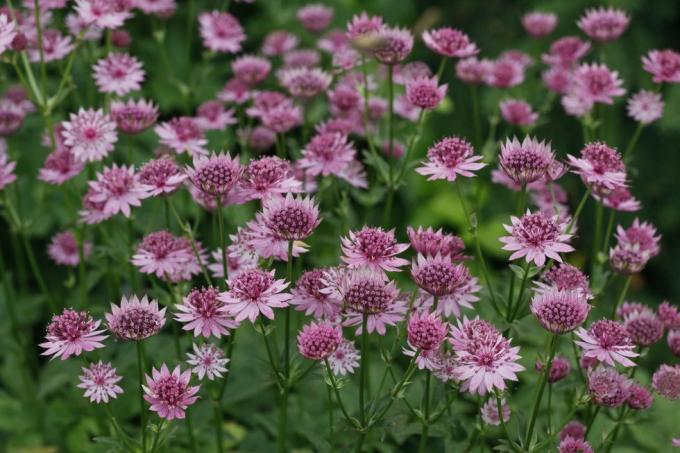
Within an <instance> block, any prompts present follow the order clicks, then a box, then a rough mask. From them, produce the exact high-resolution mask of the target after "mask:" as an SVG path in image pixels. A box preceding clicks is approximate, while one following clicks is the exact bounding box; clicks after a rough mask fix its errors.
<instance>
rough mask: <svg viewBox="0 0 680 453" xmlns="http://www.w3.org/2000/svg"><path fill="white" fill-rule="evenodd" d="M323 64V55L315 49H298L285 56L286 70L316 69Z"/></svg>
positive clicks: (284, 65) (284, 64)
mask: <svg viewBox="0 0 680 453" xmlns="http://www.w3.org/2000/svg"><path fill="white" fill-rule="evenodd" d="M320 64H321V54H320V53H319V52H317V51H316V50H314V49H296V50H291V51H290V52H286V53H285V54H284V55H283V67H284V68H314V67H316V66H319V65H320Z"/></svg>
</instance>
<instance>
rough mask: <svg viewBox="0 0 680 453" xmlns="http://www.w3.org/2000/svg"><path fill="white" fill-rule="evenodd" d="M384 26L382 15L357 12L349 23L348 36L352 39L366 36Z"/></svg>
mask: <svg viewBox="0 0 680 453" xmlns="http://www.w3.org/2000/svg"><path fill="white" fill-rule="evenodd" d="M382 26H383V18H382V17H380V16H369V15H368V14H367V13H366V12H362V13H361V14H358V15H357V14H355V15H354V16H352V20H351V21H350V22H348V23H347V37H348V38H350V39H356V38H361V37H365V36H367V35H370V34H371V33H375V32H377V31H379V30H380V29H381V28H382Z"/></svg>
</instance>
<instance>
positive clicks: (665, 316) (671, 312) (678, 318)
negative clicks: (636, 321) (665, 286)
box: [658, 300, 680, 329]
mask: <svg viewBox="0 0 680 453" xmlns="http://www.w3.org/2000/svg"><path fill="white" fill-rule="evenodd" d="M658 313H659V319H661V321H662V322H663V324H664V326H666V328H667V329H677V328H679V327H680V312H679V311H678V308H677V307H676V306H675V305H671V304H670V303H669V302H668V301H667V300H665V301H663V302H662V303H661V305H659V308H658Z"/></svg>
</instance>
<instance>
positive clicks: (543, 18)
mask: <svg viewBox="0 0 680 453" xmlns="http://www.w3.org/2000/svg"><path fill="white" fill-rule="evenodd" d="M556 26H557V15H556V14H553V13H544V12H541V11H531V12H529V13H526V14H525V15H523V16H522V27H524V29H525V30H526V31H527V33H529V34H530V35H531V36H533V37H534V38H543V37H544V36H548V35H549V34H550V33H552V32H553V30H555V27H556Z"/></svg>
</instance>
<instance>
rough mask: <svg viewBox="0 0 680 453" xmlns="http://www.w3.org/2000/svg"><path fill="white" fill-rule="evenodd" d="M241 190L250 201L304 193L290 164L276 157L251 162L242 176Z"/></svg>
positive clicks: (265, 157)
mask: <svg viewBox="0 0 680 453" xmlns="http://www.w3.org/2000/svg"><path fill="white" fill-rule="evenodd" d="M239 189H240V190H241V191H243V193H244V195H245V196H246V197H248V198H249V199H261V200H262V199H265V198H267V197H268V196H270V195H274V194H276V195H282V194H286V193H291V192H292V193H296V192H301V191H302V183H301V182H300V181H298V180H297V179H296V178H295V177H294V176H293V169H292V167H291V165H290V162H289V161H287V160H285V159H281V158H280V157H276V156H263V157H260V158H259V159H255V160H251V161H250V162H249V163H248V166H247V167H246V168H245V169H244V170H243V174H242V175H241V184H240V187H239Z"/></svg>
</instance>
